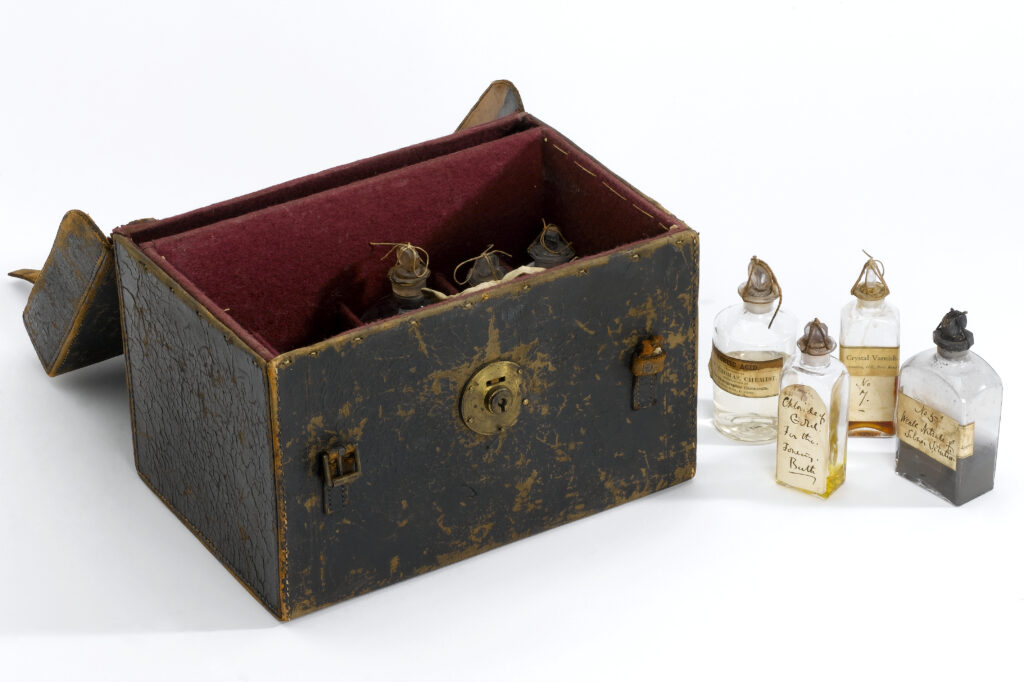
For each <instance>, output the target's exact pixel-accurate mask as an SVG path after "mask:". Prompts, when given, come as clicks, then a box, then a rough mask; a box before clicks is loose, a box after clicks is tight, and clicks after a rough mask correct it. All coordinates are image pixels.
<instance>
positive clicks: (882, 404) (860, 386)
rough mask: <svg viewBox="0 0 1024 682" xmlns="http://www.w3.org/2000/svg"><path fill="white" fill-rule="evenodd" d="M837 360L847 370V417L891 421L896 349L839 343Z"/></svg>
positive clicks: (894, 403) (860, 419)
mask: <svg viewBox="0 0 1024 682" xmlns="http://www.w3.org/2000/svg"><path fill="white" fill-rule="evenodd" d="M839 360H840V361H841V362H842V363H843V364H844V365H846V369H847V370H849V372H850V412H849V418H850V421H851V422H891V421H892V420H893V412H894V410H895V408H896V375H898V374H899V371H900V349H899V348H898V347H897V348H877V347H868V346H840V347H839Z"/></svg>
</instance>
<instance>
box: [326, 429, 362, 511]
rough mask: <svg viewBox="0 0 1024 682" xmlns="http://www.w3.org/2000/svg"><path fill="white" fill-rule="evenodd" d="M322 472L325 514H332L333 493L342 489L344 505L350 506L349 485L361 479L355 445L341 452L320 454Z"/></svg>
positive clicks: (332, 451) (330, 451)
mask: <svg viewBox="0 0 1024 682" xmlns="http://www.w3.org/2000/svg"><path fill="white" fill-rule="evenodd" d="M320 472H321V474H322V475H323V479H324V513H325V514H330V513H331V491H332V490H334V489H335V488H341V489H342V490H341V494H342V502H341V503H342V504H348V487H347V486H348V484H349V483H351V482H352V481H354V480H356V479H357V478H359V473H360V467H359V453H358V452H357V451H356V446H355V445H353V444H351V443H350V444H348V445H346V446H345V447H344V448H343V449H341V450H324V451H321V452H320Z"/></svg>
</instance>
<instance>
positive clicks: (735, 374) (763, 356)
mask: <svg viewBox="0 0 1024 682" xmlns="http://www.w3.org/2000/svg"><path fill="white" fill-rule="evenodd" d="M737 356H739V357H737ZM784 360H785V358H784V356H783V355H782V353H774V352H770V351H746V352H742V353H736V354H734V355H726V354H725V353H723V352H722V351H720V350H718V348H716V347H715V346H713V345H712V346H711V362H710V364H709V365H708V371H710V372H711V378H712V380H714V382H715V384H716V385H717V386H718V387H719V388H720V389H722V390H723V391H728V392H729V393H732V394H733V395H738V396H740V397H743V398H771V397H772V396H776V395H778V394H779V379H780V378H781V377H782V364H783V361H784Z"/></svg>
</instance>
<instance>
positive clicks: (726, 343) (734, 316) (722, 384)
mask: <svg viewBox="0 0 1024 682" xmlns="http://www.w3.org/2000/svg"><path fill="white" fill-rule="evenodd" d="M739 295H740V298H741V299H743V302H742V303H738V304H736V305H733V306H730V307H728V308H725V309H724V310H722V311H721V312H719V313H718V315H716V316H715V321H714V333H713V337H712V347H711V362H710V363H709V365H708V368H709V371H710V372H711V378H712V380H713V381H714V387H713V389H712V391H713V395H714V424H715V428H717V429H718V430H719V431H721V432H722V433H723V434H724V435H726V436H728V437H729V438H732V439H733V440H739V441H744V442H748V443H767V442H770V441H773V440H775V434H776V432H777V431H776V427H777V424H778V395H779V379H780V378H781V376H782V368H783V365H784V364H785V363H786V361H787V360H788V359H789V358H791V357H792V356H793V353H794V352H795V350H796V345H795V342H796V330H797V321H796V318H795V317H794V316H793V315H791V314H790V313H789V312H787V311H785V310H782V308H781V305H782V288H781V287H780V286H779V282H778V280H777V279H776V278H775V274H774V273H773V272H772V270H771V268H770V267H768V264H767V263H765V262H764V261H762V260H760V259H759V258H758V257H757V256H754V257H753V258H751V259H750V263H749V264H748V266H747V281H746V282H743V283H742V284H740V286H739ZM776 300H778V304H775V301H776ZM773 304H775V305H773ZM773 308H774V310H773Z"/></svg>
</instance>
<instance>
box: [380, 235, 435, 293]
mask: <svg viewBox="0 0 1024 682" xmlns="http://www.w3.org/2000/svg"><path fill="white" fill-rule="evenodd" d="M370 246H390V247H391V248H390V249H388V252H387V253H385V254H384V255H383V256H382V257H381V260H384V259H385V258H387V257H388V256H389V255H391V254H392V253H393V252H394V251H395V250H396V249H397V250H398V255H397V256H396V257H395V264H394V265H392V266H391V269H390V270H388V279H389V280H391V289H392V291H394V293H395V295H396V296H402V297H404V298H416V297H417V296H421V295H422V290H423V285H424V284H426V281H427V277H429V276H430V268H429V264H430V254H429V253H427V251H426V249H424V248H422V247H420V246H415V245H414V244H411V243H409V242H370ZM420 254H423V256H422V257H421V256H420Z"/></svg>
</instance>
